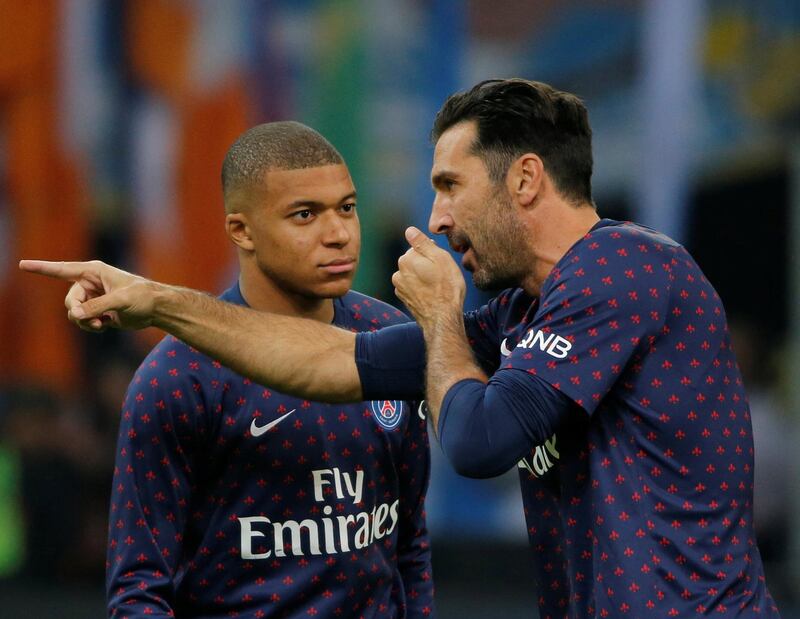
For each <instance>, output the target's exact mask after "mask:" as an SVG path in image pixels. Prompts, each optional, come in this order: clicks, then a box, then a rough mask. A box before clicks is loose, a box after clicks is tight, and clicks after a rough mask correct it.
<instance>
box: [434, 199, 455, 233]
mask: <svg viewBox="0 0 800 619" xmlns="http://www.w3.org/2000/svg"><path fill="white" fill-rule="evenodd" d="M452 227H453V218H452V216H451V215H450V211H449V208H448V207H447V198H445V197H442V196H440V194H438V193H437V194H436V197H434V199H433V206H432V207H431V216H430V218H429V219H428V230H430V232H431V234H444V233H446V232H447V231H448V230H450V228H452Z"/></svg>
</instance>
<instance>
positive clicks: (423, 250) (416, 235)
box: [406, 226, 436, 256]
mask: <svg viewBox="0 0 800 619" xmlns="http://www.w3.org/2000/svg"><path fill="white" fill-rule="evenodd" d="M406 241H408V244H409V245H411V247H413V248H414V251H416V252H418V253H420V254H422V255H423V256H430V250H431V249H432V248H434V247H436V243H434V242H433V239H431V238H429V237H427V236H425V234H423V232H422V230H420V229H419V228H415V227H414V226H409V227H408V228H406Z"/></svg>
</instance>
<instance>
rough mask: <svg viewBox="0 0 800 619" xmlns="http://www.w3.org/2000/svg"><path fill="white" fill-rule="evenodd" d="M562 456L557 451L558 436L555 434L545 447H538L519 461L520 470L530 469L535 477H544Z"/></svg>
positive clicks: (545, 443)
mask: <svg viewBox="0 0 800 619" xmlns="http://www.w3.org/2000/svg"><path fill="white" fill-rule="evenodd" d="M560 457H561V455H560V454H559V453H558V450H557V449H556V435H555V434H553V436H551V437H550V438H549V439H547V440H546V441H545V442H544V445H537V447H536V449H534V450H533V451H532V452H531V455H530V456H527V457H525V458H523V459H522V460H520V461H519V463H518V464H517V467H518V468H521V469H528V472H529V473H530V474H531V475H533V476H534V477H542V476H543V475H544V474H545V473H547V471H549V470H550V469H552V468H553V467H554V466H555V465H556V462H557V461H558V459H559V458H560Z"/></svg>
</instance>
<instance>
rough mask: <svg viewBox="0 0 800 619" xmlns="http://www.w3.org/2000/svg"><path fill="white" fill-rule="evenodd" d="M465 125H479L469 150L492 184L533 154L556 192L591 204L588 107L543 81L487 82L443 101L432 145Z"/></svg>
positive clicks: (590, 153)
mask: <svg viewBox="0 0 800 619" xmlns="http://www.w3.org/2000/svg"><path fill="white" fill-rule="evenodd" d="M464 121H475V122H476V123H477V134H478V135H477V138H476V140H475V142H474V144H473V145H472V152H473V153H474V154H476V155H477V156H479V157H480V158H481V159H482V160H483V162H484V164H485V165H486V167H487V170H488V171H489V177H490V178H491V179H492V181H493V182H495V183H499V182H501V181H503V180H504V179H505V177H506V174H507V173H508V169H509V167H510V166H511V164H512V162H513V161H514V160H515V159H516V158H517V157H519V156H520V155H523V154H525V153H528V152H530V153H536V154H537V155H539V157H541V158H542V161H543V162H544V167H545V170H546V172H547V173H548V174H549V175H550V177H551V178H552V179H553V183H554V185H555V187H556V189H557V190H558V192H559V193H561V194H562V195H563V196H565V197H566V198H567V199H569V200H571V201H574V202H579V203H583V202H588V203H590V204H591V203H592V165H593V160H592V129H591V127H590V126H589V116H588V113H587V111H586V106H585V105H584V104H583V102H582V101H581V100H580V99H579V98H578V97H576V96H575V95H572V94H570V93H567V92H561V91H559V90H556V89H555V88H553V87H552V86H549V85H548V84H544V83H542V82H534V81H529V80H524V79H516V78H515V79H505V80H498V79H493V80H486V81H483V82H480V83H479V84H477V85H476V86H474V87H473V88H472V89H470V90H468V91H463V92H458V93H456V94H454V95H451V96H450V97H449V98H448V99H447V100H446V101H445V102H444V105H442V108H441V109H440V110H439V112H438V113H437V114H436V118H435V120H434V122H433V129H432V130H431V139H432V141H433V142H434V143H436V141H438V139H439V138H440V137H441V136H442V134H443V133H444V132H445V131H447V129H449V128H451V127H452V126H454V125H456V124H458V123H460V122H464Z"/></svg>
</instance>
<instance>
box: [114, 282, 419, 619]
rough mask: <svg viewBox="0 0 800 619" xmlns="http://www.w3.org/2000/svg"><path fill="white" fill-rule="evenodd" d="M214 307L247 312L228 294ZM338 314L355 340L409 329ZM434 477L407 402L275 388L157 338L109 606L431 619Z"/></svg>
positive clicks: (141, 397)
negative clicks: (319, 398) (320, 396)
mask: <svg viewBox="0 0 800 619" xmlns="http://www.w3.org/2000/svg"><path fill="white" fill-rule="evenodd" d="M222 298H223V299H225V300H228V301H231V302H234V303H244V301H243V299H242V297H241V294H240V292H239V289H238V286H235V287H234V288H232V289H231V290H229V291H227V292H226V293H225V294H224V295H223V297H222ZM334 306H335V316H334V321H333V322H334V324H336V325H338V326H340V327H344V328H348V329H352V330H354V331H355V330H361V331H363V330H374V329H378V328H380V327H382V326H384V325H389V324H394V323H400V322H404V321H406V320H407V318H406V317H405V316H404V315H403V314H402V313H401V312H399V311H398V310H396V309H394V308H393V307H391V306H389V305H387V304H385V303H382V302H380V301H377V300H375V299H371V298H369V297H366V296H364V295H361V294H359V293H357V292H349V293H348V294H347V295H345V296H344V297H343V298H341V299H337V300H335V301H334ZM253 345H254V346H255V345H257V342H254V343H253ZM297 345H298V346H302V345H303V343H302V342H297ZM279 362H280V360H276V363H279ZM429 469H430V458H429V450H428V437H427V429H426V422H425V420H424V419H422V418H420V416H419V415H418V412H417V408H416V407H415V406H413V405H412V403H409V402H402V401H373V402H361V403H357V404H322V403H318V402H310V401H307V400H303V399H301V398H295V397H290V396H286V395H282V394H280V393H277V392H274V391H272V390H271V389H270V388H268V387H264V386H262V385H258V384H254V383H253V382H251V381H250V380H248V379H246V378H243V377H242V376H240V375H238V374H235V373H234V372H233V371H231V370H229V369H227V368H226V367H223V366H222V365H220V363H218V362H216V361H214V360H212V359H210V358H209V357H207V356H205V355H203V354H201V353H199V352H198V351H196V350H194V349H192V348H190V347H189V346H187V345H186V344H184V343H183V342H181V341H179V340H177V339H175V338H173V337H166V338H165V339H164V340H162V341H161V343H160V344H158V346H156V347H155V349H154V350H153V351H152V352H151V353H150V354H149V355H148V357H147V358H146V359H145V360H144V362H143V363H142V365H141V367H140V368H139V369H138V371H137V372H136V375H135V376H134V379H133V381H132V383H131V385H130V388H129V390H128V394H127V397H126V399H125V402H124V408H123V412H122V421H121V426H120V434H119V444H118V449H117V456H116V467H115V471H114V482H113V489H112V499H111V512H110V536H109V537H110V541H109V550H108V563H107V588H108V598H109V610H110V612H111V613H112V616H114V617H134V616H135V617H142V616H146V615H150V616H157V617H167V616H178V617H196V618H199V617H207V618H212V617H213V618H217V617H219V618H222V617H225V618H228V617H242V618H244V617H246V618H251V617H252V618H258V617H287V618H296V617H303V618H307V617H315V616H316V617H343V618H350V617H365V618H366V617H392V618H402V617H409V618H410V617H428V616H432V614H433V599H432V598H433V584H432V580H431V566H430V547H429V540H428V533H427V529H426V525H425V512H424V496H425V491H426V489H427V484H428V477H429Z"/></svg>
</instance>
